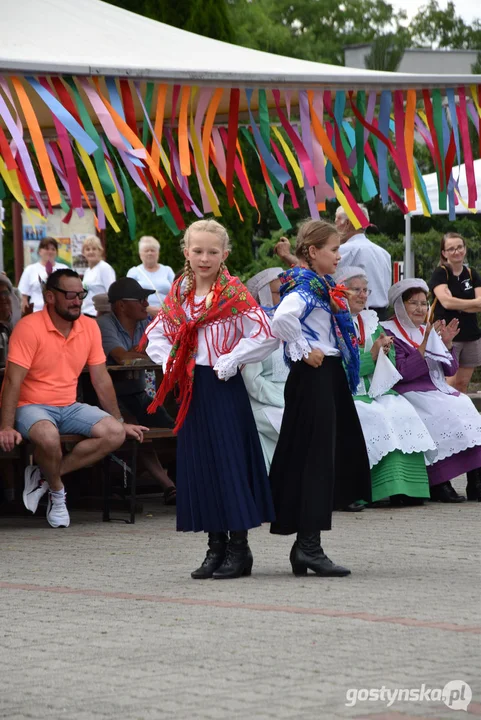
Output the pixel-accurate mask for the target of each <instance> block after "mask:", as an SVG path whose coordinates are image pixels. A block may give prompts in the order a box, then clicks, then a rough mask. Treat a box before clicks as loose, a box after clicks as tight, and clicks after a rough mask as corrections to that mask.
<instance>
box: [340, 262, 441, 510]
mask: <svg viewBox="0 0 481 720" xmlns="http://www.w3.org/2000/svg"><path fill="white" fill-rule="evenodd" d="M336 281H337V282H338V283H340V284H341V285H345V286H346V287H347V288H348V290H349V307H350V309H351V314H352V316H353V319H354V327H355V328H356V334H357V337H358V341H359V352H360V356H361V367H360V381H359V386H358V388H357V391H356V394H355V396H354V402H355V405H356V410H357V413H358V415H359V419H360V421H361V427H362V432H363V434H364V440H365V441H366V447H367V453H368V455H369V464H370V467H371V483H372V500H373V502H377V501H380V500H384V499H385V498H388V497H390V498H391V503H392V504H394V505H422V504H423V498H429V482H428V475H427V472H426V464H425V461H424V457H425V454H426V457H427V458H428V459H434V458H435V456H436V454H437V451H436V445H435V444H434V441H433V439H432V438H431V436H430V434H429V432H428V431H427V428H426V427H425V425H424V424H423V423H422V421H421V419H420V418H419V417H418V415H417V413H416V411H415V409H414V408H413V406H412V405H411V404H410V403H409V402H408V401H407V400H406V399H405V398H403V397H402V396H401V395H398V393H397V392H395V391H394V390H393V389H392V387H393V385H395V384H396V382H398V381H399V380H400V375H399V373H398V372H397V371H396V367H395V353H394V345H393V338H392V337H388V336H386V335H385V334H384V332H383V329H382V327H381V326H380V325H379V319H378V316H377V315H376V313H375V312H374V310H367V309H366V304H367V300H368V297H369V288H368V282H367V276H366V271H365V270H363V269H362V268H360V267H344V268H343V269H342V270H339V272H337V273H336Z"/></svg>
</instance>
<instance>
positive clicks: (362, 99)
mask: <svg viewBox="0 0 481 720" xmlns="http://www.w3.org/2000/svg"><path fill="white" fill-rule="evenodd" d="M356 107H357V109H358V110H359V112H360V113H361V115H362V117H365V116H366V92H365V91H364V90H358V92H357V97H356ZM355 137H356V167H355V170H356V178H357V187H358V189H359V192H360V193H361V196H362V199H363V200H364V201H366V200H367V199H369V198H366V197H365V194H366V191H365V187H364V163H365V162H366V159H365V156H364V127H363V126H362V124H361V123H360V122H359V120H356V127H355Z"/></svg>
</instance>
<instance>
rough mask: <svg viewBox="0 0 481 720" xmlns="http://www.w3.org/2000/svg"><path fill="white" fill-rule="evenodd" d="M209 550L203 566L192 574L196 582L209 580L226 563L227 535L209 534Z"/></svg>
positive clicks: (220, 533) (221, 533)
mask: <svg viewBox="0 0 481 720" xmlns="http://www.w3.org/2000/svg"><path fill="white" fill-rule="evenodd" d="M208 545H209V549H208V550H207V554H206V556H205V559H204V562H203V563H202V565H201V566H200V567H199V568H197V570H194V572H193V573H191V574H190V576H191V578H193V579H194V580H208V579H209V578H211V577H212V575H213V574H214V572H215V571H216V570H217V568H219V567H220V566H221V565H222V563H223V562H224V558H225V550H226V547H227V533H223V532H219V533H209V541H208Z"/></svg>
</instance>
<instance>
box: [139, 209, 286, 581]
mask: <svg viewBox="0 0 481 720" xmlns="http://www.w3.org/2000/svg"><path fill="white" fill-rule="evenodd" d="M182 246H183V251H184V255H185V270H184V274H183V275H182V276H181V277H180V278H179V279H178V280H177V281H175V282H174V284H173V286H172V288H171V290H170V292H169V294H168V295H167V297H166V299H165V301H164V304H163V305H162V307H161V310H160V312H159V314H158V316H157V318H156V319H155V320H154V321H153V322H152V323H151V324H150V326H149V327H148V328H147V331H146V334H147V338H148V346H147V353H148V355H149V357H150V358H151V359H152V360H153V361H154V362H157V363H159V364H162V365H163V367H164V379H163V382H162V384H161V386H160V388H159V391H158V393H157V396H156V398H155V400H154V402H153V403H152V405H151V408H152V411H153V410H154V409H155V407H157V406H158V405H161V404H162V403H163V401H164V398H165V396H166V394H167V393H168V392H169V391H171V390H174V391H175V392H176V393H177V399H178V402H179V412H178V415H177V420H176V426H175V432H178V443H177V530H182V531H184V532H187V531H194V532H199V531H204V532H208V534H209V540H208V550H207V555H206V557H205V560H204V562H203V563H202V565H201V566H200V567H199V568H198V569H197V570H195V571H194V572H193V573H192V577H193V578H194V579H206V578H211V577H213V578H216V579H224V578H234V577H240V576H241V575H250V573H251V569H252V562H253V559H252V554H251V551H250V549H249V546H248V541H247V531H248V530H249V529H250V528H252V527H257V526H259V525H261V523H263V522H268V521H270V520H272V519H273V517H274V512H273V506H272V500H271V495H270V489H269V483H268V479H267V473H266V468H265V464H264V458H263V455H262V449H261V445H260V442H259V436H258V433H257V430H256V425H255V421H254V417H253V414H252V410H251V406H250V402H249V397H248V394H247V391H246V389H245V386H244V382H243V380H242V376H241V373H240V371H239V367H241V366H243V365H245V364H246V363H250V362H260V361H262V360H264V359H265V358H266V357H267V356H268V355H270V354H271V353H272V352H273V351H274V350H275V349H276V347H277V346H278V340H276V339H275V338H274V337H273V336H272V334H271V332H270V326H269V320H268V318H267V316H266V315H265V313H264V311H263V310H262V309H261V308H260V307H259V306H258V304H257V303H256V301H255V300H254V298H253V297H252V296H251V295H250V293H249V292H248V291H247V289H246V288H245V286H244V285H243V284H242V283H241V282H240V280H239V279H238V278H236V277H232V276H231V275H230V274H229V272H228V270H227V268H226V267H225V265H224V261H225V259H226V258H227V256H228V254H229V249H230V243H229V237H228V235H227V232H226V230H225V228H224V227H223V226H222V225H220V224H219V223H218V222H216V221H215V220H199V221H197V222H194V223H193V224H192V225H191V226H190V227H189V228H188V229H187V231H186V232H185V235H184V239H183V243H182ZM228 533H229V536H228Z"/></svg>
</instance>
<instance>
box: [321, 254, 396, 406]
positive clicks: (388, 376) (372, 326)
mask: <svg viewBox="0 0 481 720" xmlns="http://www.w3.org/2000/svg"><path fill="white" fill-rule="evenodd" d="M356 277H360V278H364V280H366V281H367V280H368V277H367V273H366V271H365V270H364V268H362V267H358V266H357V265H348V266H346V267H343V268H341V269H340V270H339V271H338V272H337V273H336V274H335V276H334V279H335V281H336V282H337V283H339V284H340V285H341V284H342V285H345V284H346V283H347V282H349V280H352V279H353V278H356ZM359 316H361V318H362V322H363V323H364V329H365V333H366V339H365V345H364V352H370V350H371V348H372V346H373V341H372V336H373V335H374V333H375V332H376V330H377V327H378V325H379V318H378V316H377V313H376V312H375V311H374V310H368V309H367V308H366V309H365V310H362V312H360V313H358V314H357V315H353V316H352V319H353V321H354V327H355V329H356V334H357V336H358V337H360V331H359ZM399 380H401V375H400V374H399V373H398V371H397V370H396V368H395V367H394V365H393V364H392V362H391V361H390V360H389V358H388V357H386V355H385V354H384V353H383V352H380V353H379V355H378V356H377V361H376V367H375V369H374V373H373V374H372V375H371V377H370V387H369V392H367V391H366V383H365V380H364V378H363V377H361V378H360V379H359V385H358V388H357V391H356V395H366V394H368V395H369V397H371V398H376V397H379V396H381V395H384V393H386V392H387V391H388V390H390V389H391V388H392V387H393V386H394V385H395V384H396V383H397V382H399Z"/></svg>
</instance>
